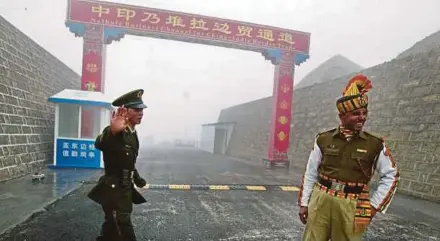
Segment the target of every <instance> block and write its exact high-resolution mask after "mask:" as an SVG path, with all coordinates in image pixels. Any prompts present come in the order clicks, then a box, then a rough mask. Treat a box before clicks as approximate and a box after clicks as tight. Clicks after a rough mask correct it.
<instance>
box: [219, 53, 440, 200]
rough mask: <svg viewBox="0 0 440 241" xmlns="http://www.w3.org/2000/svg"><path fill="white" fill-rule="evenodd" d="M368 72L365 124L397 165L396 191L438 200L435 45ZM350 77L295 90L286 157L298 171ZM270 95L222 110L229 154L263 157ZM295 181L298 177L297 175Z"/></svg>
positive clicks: (439, 62) (439, 101)
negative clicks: (228, 128) (230, 125)
mask: <svg viewBox="0 0 440 241" xmlns="http://www.w3.org/2000/svg"><path fill="white" fill-rule="evenodd" d="M361 73H363V74H366V75H368V76H369V77H370V79H371V80H372V84H373V89H372V90H371V91H370V94H369V97H370V116H369V121H368V122H367V125H366V129H367V130H370V131H372V132H376V133H380V134H381V135H383V136H384V137H385V138H386V140H387V145H388V146H389V147H390V148H391V151H392V153H393V156H394V158H395V160H396V162H397V163H398V167H400V170H401V177H402V182H401V184H400V187H399V189H398V191H399V192H400V193H406V194H410V195H412V196H416V197H421V198H424V199H429V200H433V201H436V202H440V124H439V123H440V48H435V49H433V50H431V51H429V52H425V53H419V54H410V55H409V56H407V57H404V58H399V59H394V60H392V61H390V62H385V63H383V64H381V65H377V66H374V67H372V68H369V69H365V70H363V71H361ZM350 77H351V76H345V77H343V78H339V79H336V80H333V81H332V82H328V83H321V84H316V85H313V86H309V87H305V88H301V89H297V90H295V91H294V98H293V103H294V104H293V117H292V118H293V119H292V124H293V127H292V130H291V140H290V142H291V145H290V150H289V152H290V153H289V156H290V158H291V160H292V167H291V168H293V169H294V170H295V171H299V172H302V171H303V170H304V167H305V163H306V161H307V159H308V155H309V153H310V150H311V148H312V145H313V141H314V138H315V135H316V134H317V133H318V132H320V131H324V130H326V129H330V128H334V127H336V125H337V124H338V118H337V112H336V107H335V101H336V99H337V98H338V96H340V95H341V91H342V89H343V87H344V86H345V85H346V83H347V81H348V79H349V78H350ZM271 102H272V98H265V99H261V100H257V101H253V102H250V103H247V104H243V105H239V106H235V107H231V108H228V109H225V110H222V111H221V113H220V117H219V121H235V122H236V123H237V124H236V128H235V132H234V133H233V136H232V140H231V143H230V145H229V149H228V154H229V155H232V156H237V157H241V158H246V159H249V160H253V161H256V162H260V161H261V158H263V157H265V156H266V152H267V142H268V139H269V127H270V125H269V123H270V115H271V106H272V103H271ZM298 182H299V180H298Z"/></svg>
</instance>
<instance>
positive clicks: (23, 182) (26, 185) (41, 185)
mask: <svg viewBox="0 0 440 241" xmlns="http://www.w3.org/2000/svg"><path fill="white" fill-rule="evenodd" d="M100 173H101V171H100V170H86V169H47V170H44V171H42V172H40V173H39V174H44V178H43V179H40V180H37V181H34V180H33V178H32V175H28V176H24V177H21V178H17V179H13V180H10V181H7V182H2V183H0V207H1V208H0V234H1V233H3V232H4V231H6V230H7V229H10V228H11V227H14V226H15V225H17V224H19V223H21V222H23V221H24V220H26V219H28V218H29V217H30V216H31V215H32V214H35V213H38V212H40V211H43V210H44V207H46V206H48V205H49V204H51V203H53V202H55V201H56V200H58V199H60V198H62V197H64V196H65V195H66V194H69V193H70V192H71V191H74V190H75V189H77V188H78V187H80V186H81V182H80V181H81V180H85V181H87V180H93V179H95V178H96V176H98V175H99V174H100Z"/></svg>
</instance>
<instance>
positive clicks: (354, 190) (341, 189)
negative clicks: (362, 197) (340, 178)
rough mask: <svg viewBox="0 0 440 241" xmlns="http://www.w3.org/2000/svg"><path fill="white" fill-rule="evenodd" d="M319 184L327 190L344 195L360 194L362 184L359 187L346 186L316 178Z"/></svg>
mask: <svg viewBox="0 0 440 241" xmlns="http://www.w3.org/2000/svg"><path fill="white" fill-rule="evenodd" d="M318 182H319V184H321V185H323V186H325V187H326V188H328V189H332V190H335V191H338V192H344V193H353V194H360V193H361V192H362V188H363V186H362V185H363V184H362V185H361V186H359V185H356V186H353V187H352V186H348V185H345V184H342V183H339V182H334V181H331V180H325V179H323V178H321V177H318Z"/></svg>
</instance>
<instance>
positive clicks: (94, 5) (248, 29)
mask: <svg viewBox="0 0 440 241" xmlns="http://www.w3.org/2000/svg"><path fill="white" fill-rule="evenodd" d="M66 26H67V27H68V28H69V29H70V31H71V32H73V33H75V36H80V37H83V39H84V45H83V65H82V77H81V89H82V90H89V91H101V92H103V91H104V84H105V81H104V78H105V77H104V71H105V56H106V55H105V52H106V46H107V45H109V44H110V43H111V42H112V41H119V40H120V39H121V38H123V37H124V35H125V34H132V35H138V36H147V37H154V38H163V39H172V40H177V41H184V42H193V43H200V44H206V45H215V46H222V47H227V48H235V49H243V50H249V51H254V52H259V53H261V54H262V55H263V56H264V57H265V58H266V59H267V60H270V61H271V62H272V64H274V65H275V74H274V88H273V112H272V120H271V123H270V125H271V132H270V138H269V143H268V153H267V158H265V160H266V161H267V163H269V164H274V163H279V162H281V163H289V162H288V155H287V153H288V149H289V143H290V123H291V116H292V115H291V112H292V95H293V76H294V69H295V65H300V64H301V63H302V62H304V61H305V60H307V58H308V57H309V46H310V34H309V33H306V32H301V31H294V30H289V29H282V28H277V27H271V26H266V25H260V24H254V23H247V22H241V21H234V20H229V19H221V18H214V17H208V16H203V15H196V14H189V13H182V12H175V11H169V10H162V9H154V8H146V7H140V6H133V5H126V4H119V3H110V2H102V1H93V0H68V7H67V20H66ZM82 118H83V121H84V122H85V123H86V122H87V118H90V115H88V114H87V112H85V113H83V116H82ZM90 131H91V129H90V127H89V126H88V125H83V127H82V133H85V134H87V133H88V132H90Z"/></svg>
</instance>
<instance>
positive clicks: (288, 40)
mask: <svg viewBox="0 0 440 241" xmlns="http://www.w3.org/2000/svg"><path fill="white" fill-rule="evenodd" d="M278 40H279V41H283V42H286V43H288V44H294V43H295V41H293V36H292V34H290V33H281V34H280V36H279V38H278Z"/></svg>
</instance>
